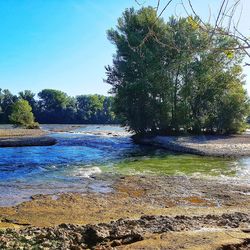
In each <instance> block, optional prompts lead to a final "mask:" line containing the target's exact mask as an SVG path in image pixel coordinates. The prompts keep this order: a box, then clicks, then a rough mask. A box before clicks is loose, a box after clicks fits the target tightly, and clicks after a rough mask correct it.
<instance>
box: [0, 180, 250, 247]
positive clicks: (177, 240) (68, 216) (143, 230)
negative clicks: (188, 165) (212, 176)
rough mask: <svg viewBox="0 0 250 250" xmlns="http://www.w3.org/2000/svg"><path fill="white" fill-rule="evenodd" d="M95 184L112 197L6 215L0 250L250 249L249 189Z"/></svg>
mask: <svg viewBox="0 0 250 250" xmlns="http://www.w3.org/2000/svg"><path fill="white" fill-rule="evenodd" d="M94 178H95V179H99V178H105V179H107V180H108V179H109V178H112V180H113V183H112V188H113V189H112V191H111V192H109V193H106V194H100V193H90V192H88V193H82V194H80V193H75V194H69V193H68V194H57V195H40V196H35V197H32V200H31V201H27V202H24V203H21V204H20V205H17V206H14V207H2V208H0V221H1V222H0V227H1V228H2V229H3V230H2V231H1V232H0V248H1V249H13V248H14V249H19V248H20V249H21V247H26V248H27V249H86V248H87V249H173V250H174V249H249V241H250V234H249V231H250V230H249V229H250V217H249V214H250V195H249V194H250V186H249V185H246V184H245V185H239V184H237V185H236V184H233V183H232V182H228V183H226V182H223V183H222V182H220V181H215V180H206V181H204V180H203V179H197V178H188V177H169V176H144V175H142V176H116V177H115V178H113V177H112V176H109V175H106V176H105V177H103V176H102V177H101V176H94ZM15 247H16V248H15ZM230 247H234V248H230Z"/></svg>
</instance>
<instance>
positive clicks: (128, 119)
mask: <svg viewBox="0 0 250 250" xmlns="http://www.w3.org/2000/svg"><path fill="white" fill-rule="evenodd" d="M197 22H198V20H195V19H194V18H192V17H188V18H179V19H176V18H173V17H171V18H170V19H169V21H168V22H165V21H164V20H163V19H161V18H159V17H157V14H156V11H155V10H154V9H153V8H150V7H149V8H142V9H140V10H138V11H135V10H134V9H133V8H131V9H127V10H126V11H125V12H124V13H123V16H122V17H121V18H120V19H119V20H118V25H117V29H116V30H114V29H111V30H109V31H108V38H109V40H110V41H111V42H112V43H114V44H115V46H116V48H117V51H116V55H115V56H114V59H113V65H112V66H107V67H106V70H107V80H106V81H107V82H108V83H110V84H111V85H112V89H111V92H112V93H113V94H114V96H115V97H114V103H115V110H116V113H117V114H118V115H119V116H120V117H121V120H122V122H123V125H125V126H127V127H128V128H129V129H131V130H133V131H135V132H136V133H145V132H148V131H159V130H161V131H164V132H166V133H167V132H173V131H175V132H178V131H179V130H180V129H184V130H186V131H190V132H195V133H200V132H202V131H207V132H217V133H224V132H237V131H239V130H241V128H242V126H243V123H244V118H245V116H246V114H247V111H248V99H247V96H246V92H245V91H244V89H243V83H244V82H243V78H242V71H241V67H240V64H241V62H242V55H241V53H240V51H238V53H235V52H234V53H232V52H231V51H230V47H232V46H234V45H235V43H236V41H235V40H234V39H233V38H228V37H226V36H223V35H220V34H214V35H213V36H212V37H211V36H209V34H208V33H207V32H203V31H202V29H201V28H200V25H196V24H197ZM211 40H212V43H211ZM211 46H212V47H211ZM225 47H226V48H228V49H227V50H226V51H225ZM229 111H230V113H229V114H228V112H229Z"/></svg>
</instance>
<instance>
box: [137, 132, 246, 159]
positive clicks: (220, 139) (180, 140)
mask: <svg viewBox="0 0 250 250" xmlns="http://www.w3.org/2000/svg"><path fill="white" fill-rule="evenodd" d="M134 141H135V142H136V143H139V144H144V145H151V146H155V147H160V148H164V149H167V150H170V151H174V152H181V153H188V154H195V155H201V156H215V157H241V156H250V135H249V134H242V135H231V136H226V135H225V136H219V135H218V136H212V135H210V136H209V135H207V136H152V137H136V136H135V137H134Z"/></svg>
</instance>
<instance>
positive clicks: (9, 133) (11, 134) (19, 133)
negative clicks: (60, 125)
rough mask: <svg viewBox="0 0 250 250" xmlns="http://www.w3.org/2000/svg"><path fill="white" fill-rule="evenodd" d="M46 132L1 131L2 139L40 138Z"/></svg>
mask: <svg viewBox="0 0 250 250" xmlns="http://www.w3.org/2000/svg"><path fill="white" fill-rule="evenodd" d="M44 134H45V132H44V131H42V130H41V129H19V128H17V129H0V138H8V137H21V136H40V135H44Z"/></svg>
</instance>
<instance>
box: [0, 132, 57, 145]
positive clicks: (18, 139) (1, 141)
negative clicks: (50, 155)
mask: <svg viewBox="0 0 250 250" xmlns="http://www.w3.org/2000/svg"><path fill="white" fill-rule="evenodd" d="M54 144H56V140H55V139H54V138H52V137H49V136H47V133H46V132H45V131H43V130H41V129H0V147H24V146H51V145H54Z"/></svg>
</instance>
